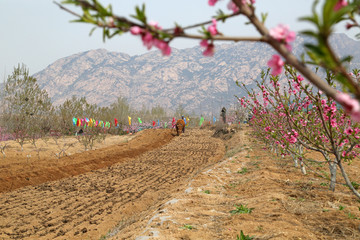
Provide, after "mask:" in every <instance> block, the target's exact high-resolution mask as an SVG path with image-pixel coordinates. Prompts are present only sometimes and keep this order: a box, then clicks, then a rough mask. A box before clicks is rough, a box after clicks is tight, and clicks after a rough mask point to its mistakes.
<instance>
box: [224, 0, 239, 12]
mask: <svg viewBox="0 0 360 240" xmlns="http://www.w3.org/2000/svg"><path fill="white" fill-rule="evenodd" d="M227 8H228V9H229V10H231V11H233V13H237V12H238V11H239V8H238V6H236V4H235V3H234V2H233V1H232V0H230V1H229V3H228V5H227Z"/></svg>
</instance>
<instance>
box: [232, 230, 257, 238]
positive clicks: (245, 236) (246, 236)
mask: <svg viewBox="0 0 360 240" xmlns="http://www.w3.org/2000/svg"><path fill="white" fill-rule="evenodd" d="M253 238H254V237H250V236H249V235H245V234H244V233H243V231H242V230H241V231H240V235H236V240H252V239H253Z"/></svg>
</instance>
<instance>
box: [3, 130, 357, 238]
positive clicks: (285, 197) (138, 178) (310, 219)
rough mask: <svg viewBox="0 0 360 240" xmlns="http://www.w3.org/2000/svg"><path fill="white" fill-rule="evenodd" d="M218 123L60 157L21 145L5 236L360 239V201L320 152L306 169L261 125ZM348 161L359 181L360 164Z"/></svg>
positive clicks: (10, 152)
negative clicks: (332, 179) (260, 130)
mask: <svg viewBox="0 0 360 240" xmlns="http://www.w3.org/2000/svg"><path fill="white" fill-rule="evenodd" d="M209 128H215V127H214V126H210V127H209ZM214 130H215V129H213V130H207V129H187V130H186V133H185V134H182V135H181V136H179V137H175V136H174V132H171V131H170V130H146V131H142V132H140V133H137V134H136V135H135V136H126V137H120V138H113V137H109V138H107V139H106V141H105V143H104V142H103V143H101V146H99V145H97V146H96V148H99V147H101V149H97V150H95V151H85V152H83V153H80V149H79V147H81V146H78V147H76V146H74V148H71V149H69V150H68V151H67V153H68V154H69V156H66V157H63V158H60V159H56V158H54V157H49V158H47V157H46V156H48V155H49V154H46V153H49V151H50V152H51V151H53V150H51V149H53V147H54V146H53V147H51V146H50V145H51V142H49V141H48V142H47V145H48V146H42V147H41V152H40V160H39V159H38V154H37V152H31V149H30V148H28V149H24V152H21V151H19V150H17V149H16V147H15V146H16V145H11V147H10V148H9V149H7V152H6V154H7V157H6V158H5V159H2V160H1V161H0V183H1V185H6V187H3V188H2V193H0V239H1V240H3V239H4V240H8V239H25V240H28V239H40V240H44V239H61V240H63V239H68V240H72V239H75V240H78V239H84V240H93V239H94V240H105V239H107V240H127V239H130V240H199V239H204V240H228V239H230V240H231V239H234V240H235V239H240V232H241V231H243V233H244V234H245V235H248V236H252V237H253V239H258V240H268V239H271V240H288V239H291V240H301V239H319V240H334V239H338V240H343V239H348V240H355V239H360V201H358V199H357V198H356V197H354V195H353V194H352V193H351V192H350V191H349V189H348V188H347V187H346V186H344V180H343V179H342V177H341V174H340V173H339V171H338V176H337V185H336V191H335V192H332V191H329V189H328V186H329V181H328V179H326V174H327V172H328V167H327V165H326V164H321V163H320V161H321V160H322V159H321V156H319V154H314V153H312V152H309V153H308V156H307V157H309V158H311V159H314V160H317V163H316V164H314V162H313V163H312V162H308V163H309V164H308V165H307V166H306V168H307V171H308V173H307V175H303V174H302V173H301V171H300V169H299V168H296V167H294V162H293V160H292V159H291V158H289V157H285V158H282V157H281V156H277V155H276V154H274V153H272V152H271V151H269V150H268V149H266V146H264V145H263V143H262V142H259V141H257V140H256V139H254V137H253V136H252V135H251V132H252V130H251V128H249V127H244V129H242V130H238V131H237V132H236V133H231V132H230V133H224V132H222V131H221V132H220V133H219V132H216V133H217V134H215V135H216V136H217V138H214V137H212V136H213V134H214ZM218 133H219V134H218ZM70 140H71V139H67V140H66V141H68V142H69V141H70ZM106 145H107V146H106ZM56 146H58V145H56ZM30 154H31V157H28V155H30ZM49 156H50V155H49ZM11 161H13V162H11ZM346 168H347V172H348V174H349V176H350V178H351V180H352V181H353V182H354V183H359V182H360V178H359V174H358V173H359V172H360V164H359V162H358V161H354V162H353V163H352V164H350V165H347V166H346ZM314 171H315V172H314ZM319 174H320V175H321V174H322V175H323V177H320V176H319Z"/></svg>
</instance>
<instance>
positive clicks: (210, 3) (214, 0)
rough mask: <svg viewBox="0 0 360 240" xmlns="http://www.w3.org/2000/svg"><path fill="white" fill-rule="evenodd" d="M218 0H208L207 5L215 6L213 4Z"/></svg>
mask: <svg viewBox="0 0 360 240" xmlns="http://www.w3.org/2000/svg"><path fill="white" fill-rule="evenodd" d="M217 1H218V0H209V2H208V3H209V5H210V6H215V4H216V2H217Z"/></svg>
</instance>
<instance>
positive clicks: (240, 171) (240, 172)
mask: <svg viewBox="0 0 360 240" xmlns="http://www.w3.org/2000/svg"><path fill="white" fill-rule="evenodd" d="M247 172H248V169H247V168H242V169H241V170H239V171H237V173H239V174H245V173H247Z"/></svg>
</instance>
